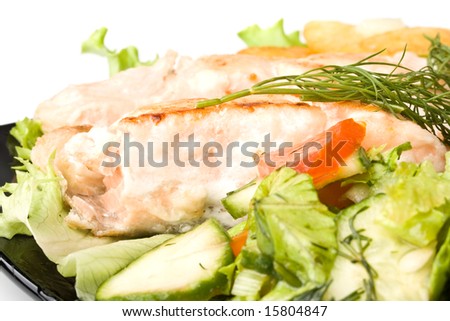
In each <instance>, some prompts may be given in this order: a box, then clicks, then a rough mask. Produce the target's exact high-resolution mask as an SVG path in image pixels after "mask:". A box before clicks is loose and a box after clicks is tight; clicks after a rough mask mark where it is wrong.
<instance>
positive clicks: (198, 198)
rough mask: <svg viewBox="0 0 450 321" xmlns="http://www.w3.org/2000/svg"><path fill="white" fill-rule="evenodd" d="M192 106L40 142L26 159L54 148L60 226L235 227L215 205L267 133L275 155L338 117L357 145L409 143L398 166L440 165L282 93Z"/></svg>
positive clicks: (147, 112)
mask: <svg viewBox="0 0 450 321" xmlns="http://www.w3.org/2000/svg"><path fill="white" fill-rule="evenodd" d="M196 101H197V100H195V99H187V100H178V101H172V102H166V103H159V104H153V105H149V106H146V107H142V108H139V109H137V110H135V111H133V112H131V113H129V114H127V115H126V116H124V117H122V118H121V119H119V120H118V121H117V122H115V123H113V124H112V125H110V126H104V127H99V126H94V127H92V128H91V129H87V128H86V127H63V128H59V129H56V132H49V133H46V134H45V135H44V136H42V137H41V138H40V139H39V140H38V142H37V144H36V146H35V147H34V149H33V151H32V160H33V162H34V163H35V164H38V165H39V166H44V165H45V164H46V162H47V159H46V157H45V156H44V155H49V154H50V153H51V151H52V150H54V149H56V156H55V167H56V170H57V171H58V173H59V174H60V175H61V176H62V177H63V181H64V184H62V188H63V190H64V193H65V195H66V199H67V201H68V203H69V204H70V206H71V207H72V211H71V212H70V214H69V215H68V216H67V217H66V221H67V223H68V224H70V225H71V226H73V227H74V228H80V229H88V230H91V231H92V232H93V233H94V234H95V235H98V236H106V235H108V236H112V235H114V236H136V235H148V234H152V233H162V232H177V231H183V230H185V229H189V228H190V227H191V226H192V225H194V224H196V223H198V222H199V221H201V220H203V219H205V218H206V217H209V216H214V217H216V218H218V219H219V220H221V222H223V224H224V225H228V226H231V225H233V224H234V223H235V221H233V219H232V218H231V216H230V215H229V214H228V213H226V212H225V211H224V209H223V208H222V206H221V203H220V200H221V198H223V197H224V196H225V195H226V193H227V192H229V191H232V190H235V189H237V188H238V187H240V186H242V185H243V184H245V183H247V182H249V181H250V180H252V179H254V178H255V177H256V176H257V167H256V166H255V164H254V161H253V156H254V153H261V152H262V151H263V149H262V142H264V141H265V139H267V137H268V135H270V141H271V142H273V143H275V144H276V147H274V148H278V147H279V146H280V144H281V143H283V142H292V143H294V144H295V143H298V142H302V141H306V140H308V139H309V138H311V137H313V136H315V135H317V134H318V133H321V132H323V131H324V130H325V129H327V128H329V127H331V126H333V125H335V124H336V123H337V122H339V121H341V120H344V119H348V118H353V119H354V120H355V121H358V122H364V123H365V124H366V136H365V138H364V140H363V143H362V145H363V147H365V148H372V147H379V146H385V148H386V149H389V148H392V147H395V146H397V145H400V144H402V143H404V142H407V141H409V142H411V144H412V146H413V149H412V150H410V151H407V152H405V153H404V154H403V155H402V158H403V160H408V161H413V162H422V161H424V160H429V161H431V162H432V163H433V164H434V166H435V167H436V169H438V170H442V169H443V166H444V154H445V152H446V148H445V146H444V145H443V144H442V143H441V142H440V141H439V140H438V138H436V137H435V136H433V135H432V134H430V133H429V132H427V131H425V130H424V129H422V128H420V127H419V126H418V125H416V124H415V123H412V122H410V121H406V120H401V119H398V118H396V117H395V116H393V115H391V114H388V113H386V112H383V111H381V110H379V109H378V108H377V107H375V106H371V105H365V104H361V103H358V102H336V103H308V102H299V100H298V98H297V97H294V96H287V95H286V96H281V95H275V96H267V95H264V96H252V97H246V98H242V99H239V100H235V101H232V102H228V103H224V104H221V105H218V106H214V107H208V108H204V109H195V108H194V106H195V102H196ZM49 135H52V136H51V137H50V136H49ZM58 139H59V140H60V141H58ZM61 140H63V142H62V141H61ZM189 144H190V146H192V148H189ZM208 144H209V145H208ZM176 146H178V151H176V148H175V147H176ZM205 146H207V147H205ZM164 160H166V162H165V161H164ZM252 163H253V166H252V165H251V164H252ZM244 165H245V166H244Z"/></svg>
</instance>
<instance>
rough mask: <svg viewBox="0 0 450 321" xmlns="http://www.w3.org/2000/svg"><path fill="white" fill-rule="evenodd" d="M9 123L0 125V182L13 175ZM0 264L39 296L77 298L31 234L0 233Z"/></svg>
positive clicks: (6, 180)
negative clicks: (11, 235) (9, 237)
mask: <svg viewBox="0 0 450 321" xmlns="http://www.w3.org/2000/svg"><path fill="white" fill-rule="evenodd" d="M12 126H13V125H3V126H0V186H2V185H3V184H4V183H5V182H11V181H12V180H13V178H14V176H13V172H12V171H11V169H10V167H11V163H12V161H13V159H12V158H11V156H10V153H9V151H8V148H7V140H8V137H9V131H10V129H11V128H12ZM0 265H1V266H2V267H5V270H6V271H8V272H10V273H11V274H12V275H13V276H14V277H15V278H16V279H17V280H18V282H20V283H22V284H23V285H25V286H26V287H27V288H28V289H30V291H32V292H33V293H34V294H36V295H37V297H38V298H40V299H42V300H66V301H69V300H76V299H77V296H76V293H75V289H74V280H73V279H72V278H64V277H63V276H61V274H59V273H58V271H57V270H56V265H55V264H54V263H53V262H51V261H49V260H48V259H47V257H46V256H45V254H44V253H43V252H42V250H41V249H40V248H39V246H38V245H37V244H36V242H35V241H34V239H33V238H32V237H29V236H22V235H18V236H15V237H13V238H12V239H11V240H8V239H5V238H2V237H0Z"/></svg>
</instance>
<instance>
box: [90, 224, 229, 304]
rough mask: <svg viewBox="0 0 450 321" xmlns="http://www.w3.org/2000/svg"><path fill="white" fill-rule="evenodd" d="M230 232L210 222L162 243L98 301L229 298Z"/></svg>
mask: <svg viewBox="0 0 450 321" xmlns="http://www.w3.org/2000/svg"><path fill="white" fill-rule="evenodd" d="M229 241H230V239H229V236H228V234H227V232H226V231H225V230H224V229H223V227H222V226H221V225H220V224H219V223H218V222H217V221H215V220H213V219H210V220H207V221H205V222H204V223H203V224H201V225H199V226H198V227H196V228H195V229H193V230H191V231H189V232H187V233H185V234H181V235H179V236H176V237H174V238H173V239H171V240H169V241H167V242H164V243H162V244H161V245H160V246H158V247H157V248H155V249H153V250H151V251H150V252H147V253H146V254H144V255H143V256H141V257H140V258H138V259H137V260H135V261H133V262H132V263H131V264H130V265H129V266H128V267H126V268H125V269H123V270H122V271H121V272H119V273H118V274H116V275H114V276H113V277H111V278H110V279H109V280H107V281H106V282H105V283H103V284H102V285H101V286H100V288H99V290H98V291H97V296H96V299H98V300H208V299H210V298H212V297H214V296H216V295H220V294H228V293H227V292H229V284H228V278H227V277H226V275H225V274H223V273H221V272H219V269H220V268H221V267H223V266H225V265H228V264H230V263H232V262H233V260H234V257H233V252H232V250H231V248H230V242H229Z"/></svg>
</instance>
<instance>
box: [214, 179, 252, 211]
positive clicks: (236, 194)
mask: <svg viewBox="0 0 450 321" xmlns="http://www.w3.org/2000/svg"><path fill="white" fill-rule="evenodd" d="M258 185H259V181H257V180H256V179H255V180H253V181H251V182H250V183H248V184H246V185H244V186H242V187H241V188H239V189H237V190H235V191H232V192H229V193H227V196H226V197H225V198H224V199H222V204H223V206H224V207H225V209H226V210H227V211H228V213H230V215H231V216H233V218H240V217H243V216H245V215H247V214H248V212H249V210H250V201H251V200H252V198H253V195H254V194H255V191H256V188H257V187H258Z"/></svg>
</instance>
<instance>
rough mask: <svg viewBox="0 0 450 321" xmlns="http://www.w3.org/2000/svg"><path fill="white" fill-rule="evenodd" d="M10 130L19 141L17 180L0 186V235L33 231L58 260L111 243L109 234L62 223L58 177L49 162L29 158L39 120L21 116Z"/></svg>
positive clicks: (64, 212)
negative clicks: (102, 235) (42, 163)
mask: <svg viewBox="0 0 450 321" xmlns="http://www.w3.org/2000/svg"><path fill="white" fill-rule="evenodd" d="M11 134H12V135H13V136H14V138H15V139H16V140H17V141H18V142H19V144H20V145H21V146H18V150H19V151H21V152H20V154H22V155H24V156H27V157H25V158H21V157H20V156H19V157H16V159H17V161H18V162H20V164H21V166H17V167H15V169H16V171H15V174H16V181H17V182H16V183H10V184H6V185H5V186H3V187H1V188H0V206H1V213H0V237H6V238H12V237H13V236H14V235H16V234H25V235H33V237H34V239H35V241H36V243H37V244H38V245H39V247H40V248H41V249H42V250H43V251H44V253H45V255H46V256H47V257H48V258H49V259H50V260H51V261H53V262H55V263H58V262H59V261H60V260H62V259H63V258H64V257H65V256H67V255H68V254H70V253H72V252H75V251H78V250H81V249H85V248H88V247H92V246H96V245H102V244H107V243H111V242H112V241H114V239H112V238H97V237H94V236H93V235H92V234H91V233H90V232H89V231H81V230H74V229H72V228H70V227H69V226H68V225H67V224H65V223H64V217H65V216H66V215H67V213H68V210H69V209H68V208H67V206H66V204H65V203H64V200H63V195H62V193H61V188H60V178H59V177H58V176H57V175H56V174H55V172H54V171H53V168H52V166H51V161H52V157H50V160H49V165H48V167H47V170H46V171H45V172H44V171H41V170H40V169H39V168H38V167H36V166H35V165H33V164H32V163H31V162H30V161H29V154H30V151H31V148H32V147H33V146H34V144H35V142H36V139H37V138H38V137H39V136H40V135H42V130H41V128H40V125H39V123H37V122H36V121H34V120H29V119H24V120H23V121H20V122H18V123H17V124H16V126H15V127H14V128H13V129H12V130H11Z"/></svg>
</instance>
